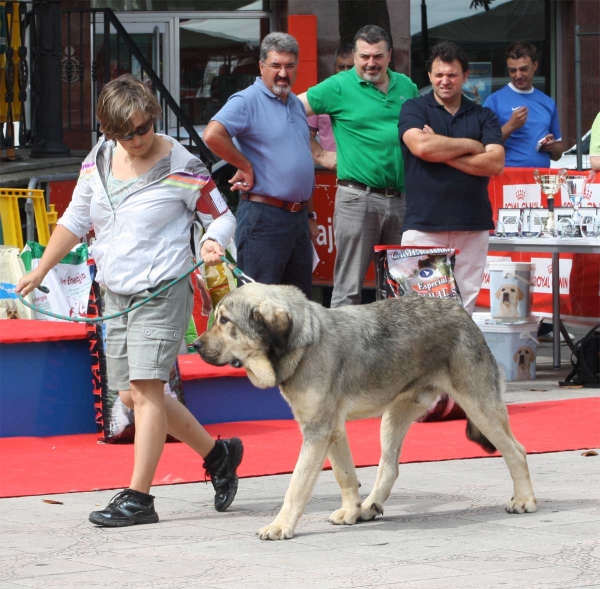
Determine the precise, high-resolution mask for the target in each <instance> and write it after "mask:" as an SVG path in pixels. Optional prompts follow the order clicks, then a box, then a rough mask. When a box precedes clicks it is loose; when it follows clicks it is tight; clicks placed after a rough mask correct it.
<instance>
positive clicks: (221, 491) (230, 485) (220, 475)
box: [202, 438, 244, 511]
mask: <svg viewBox="0 0 600 589" xmlns="http://www.w3.org/2000/svg"><path fill="white" fill-rule="evenodd" d="M215 444H218V445H219V446H220V447H221V449H222V452H221V456H220V457H219V458H218V459H217V460H215V461H214V462H212V463H210V464H208V463H207V462H206V461H204V464H203V465H202V468H204V469H205V471H206V473H205V474H206V476H207V477H210V480H211V482H212V485H213V487H214V488H215V509H216V510H217V511H225V510H226V509H227V508H228V507H229V506H230V505H231V504H232V503H233V500H234V499H235V494H236V493H237V489H238V477H237V474H236V473H235V471H236V470H237V467H238V466H239V465H240V462H241V461H242V456H243V455H244V445H243V444H242V440H240V439H239V438H230V439H227V440H217V441H216V442H215Z"/></svg>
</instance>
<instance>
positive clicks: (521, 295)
mask: <svg viewBox="0 0 600 589" xmlns="http://www.w3.org/2000/svg"><path fill="white" fill-rule="evenodd" d="M517 292H518V293H519V300H520V301H522V300H523V298H524V297H525V293H524V292H523V291H522V290H521V289H520V288H519V287H518V286H517Z"/></svg>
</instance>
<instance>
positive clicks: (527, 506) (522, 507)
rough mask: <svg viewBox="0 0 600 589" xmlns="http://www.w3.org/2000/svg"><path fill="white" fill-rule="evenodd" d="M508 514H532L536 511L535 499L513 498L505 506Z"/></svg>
mask: <svg viewBox="0 0 600 589" xmlns="http://www.w3.org/2000/svg"><path fill="white" fill-rule="evenodd" d="M506 511H507V512H508V513H534V512H536V511H537V504H536V501H535V497H526V498H524V499H515V498H514V497H513V498H512V499H511V500H510V501H509V502H508V505H507V506H506Z"/></svg>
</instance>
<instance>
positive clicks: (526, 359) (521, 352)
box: [514, 346, 535, 368]
mask: <svg viewBox="0 0 600 589" xmlns="http://www.w3.org/2000/svg"><path fill="white" fill-rule="evenodd" d="M514 360H515V362H516V363H517V366H524V367H526V368H528V367H529V366H530V365H531V363H532V362H533V361H534V360H535V352H534V351H533V350H532V349H531V348H530V347H529V346H519V348H518V349H517V351H516V352H515V355H514Z"/></svg>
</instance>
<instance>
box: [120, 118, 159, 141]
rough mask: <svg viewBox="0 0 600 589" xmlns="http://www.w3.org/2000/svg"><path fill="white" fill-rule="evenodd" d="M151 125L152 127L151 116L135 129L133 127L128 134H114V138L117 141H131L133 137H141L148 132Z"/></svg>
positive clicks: (152, 120)
mask: <svg viewBox="0 0 600 589" xmlns="http://www.w3.org/2000/svg"><path fill="white" fill-rule="evenodd" d="M152 127H154V119H152V118H151V119H150V120H148V122H146V123H144V124H143V125H140V126H139V127H138V128H137V129H134V130H133V131H132V132H131V133H129V135H115V139H117V140H118V141H131V140H132V139H133V138H134V137H142V136H143V135H145V134H146V133H148V131H150V129H152Z"/></svg>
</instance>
